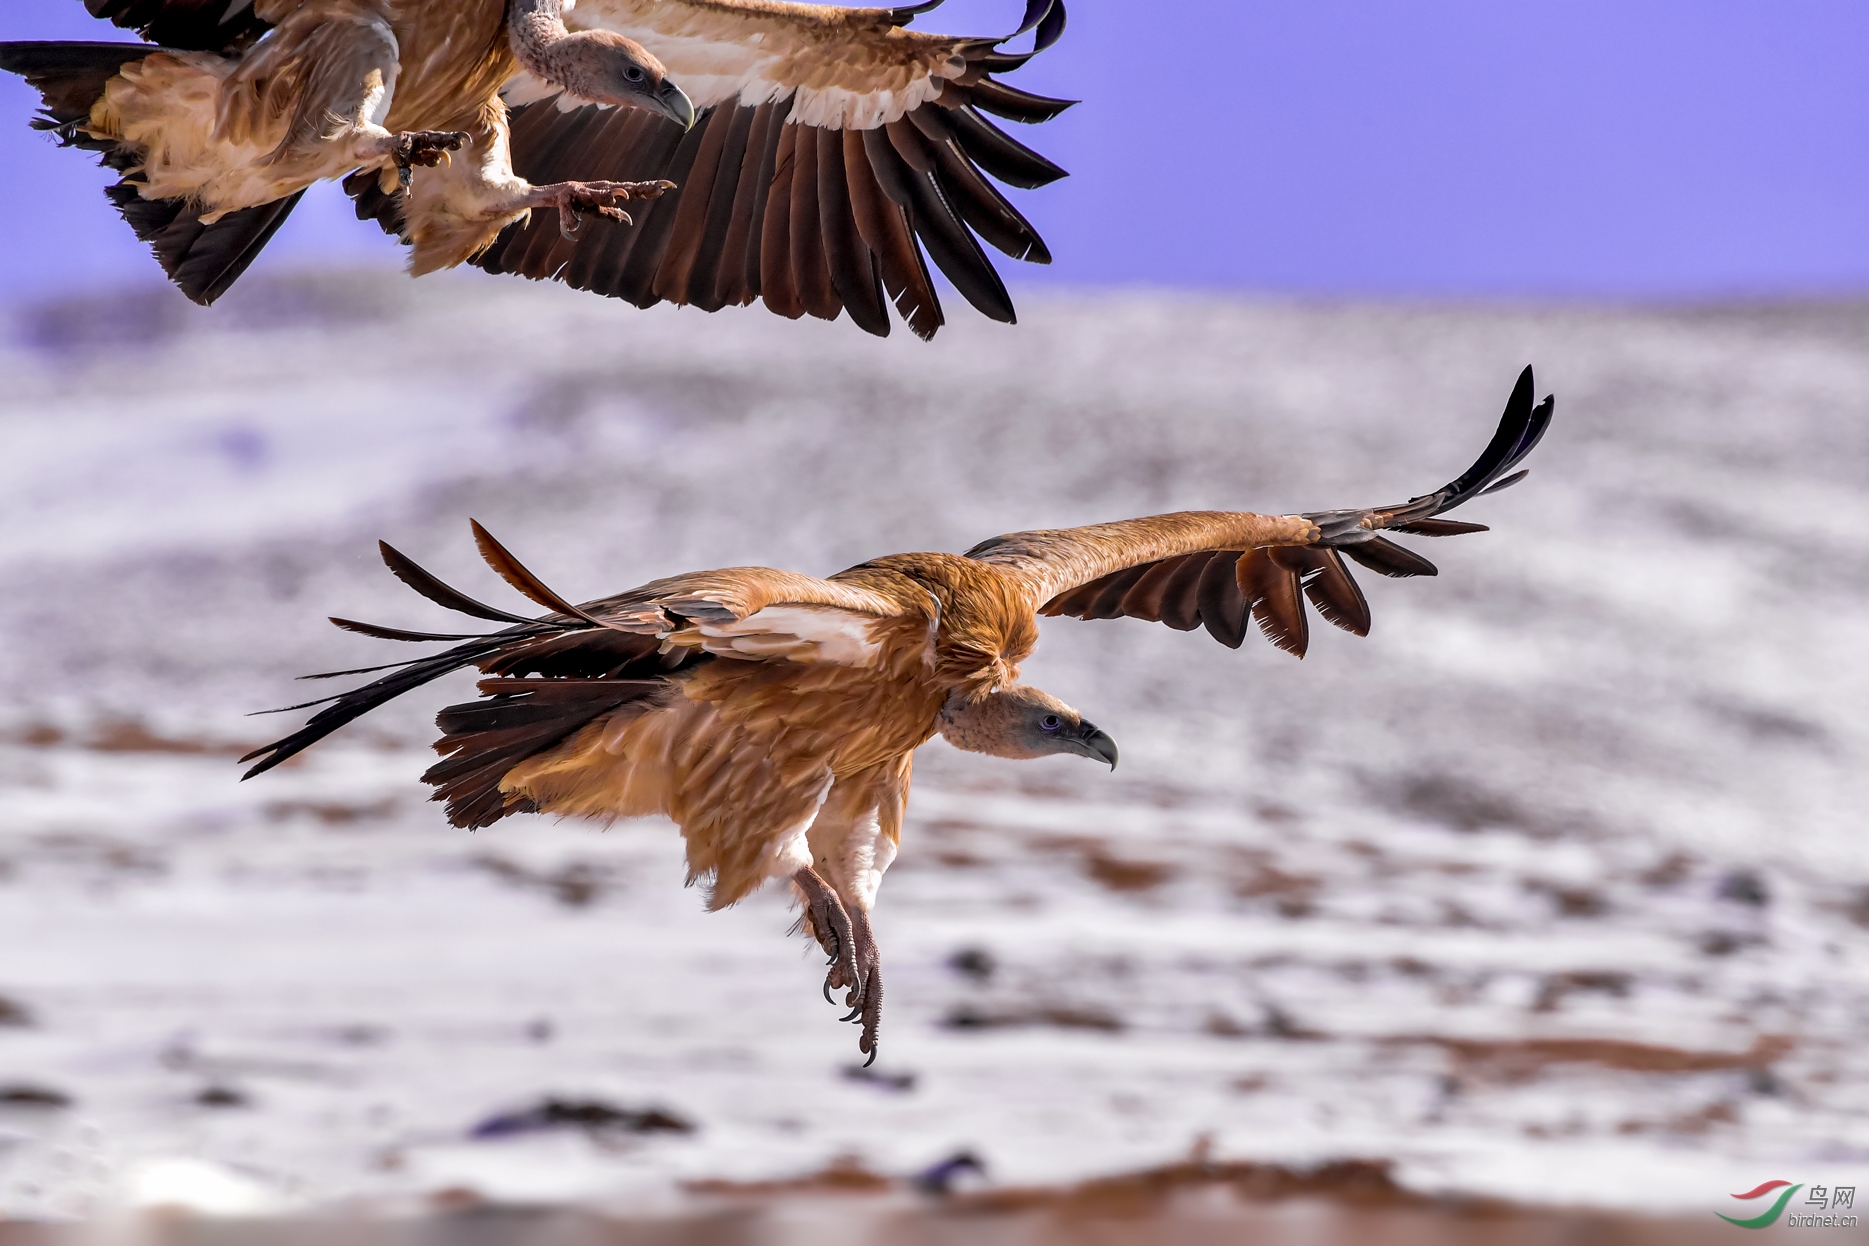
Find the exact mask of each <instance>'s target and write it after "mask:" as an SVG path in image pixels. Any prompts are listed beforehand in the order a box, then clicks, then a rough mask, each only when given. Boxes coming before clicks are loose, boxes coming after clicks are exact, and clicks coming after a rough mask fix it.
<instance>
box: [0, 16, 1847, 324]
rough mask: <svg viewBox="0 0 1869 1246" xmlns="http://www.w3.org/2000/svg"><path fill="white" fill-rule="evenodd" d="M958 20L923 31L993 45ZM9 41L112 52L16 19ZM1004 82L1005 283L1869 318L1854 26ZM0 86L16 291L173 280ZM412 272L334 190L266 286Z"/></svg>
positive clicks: (1121, 38) (1191, 35)
mask: <svg viewBox="0 0 1869 1246" xmlns="http://www.w3.org/2000/svg"><path fill="white" fill-rule="evenodd" d="M1021 7H1022V6H1021V5H1020V4H1019V3H1018V0H952V2H951V3H949V4H948V5H947V7H946V8H944V9H941V10H939V11H938V12H936V13H933V14H930V15H928V16H926V17H924V18H922V19H921V21H920V24H921V25H923V26H925V27H928V28H930V29H944V30H960V31H965V32H968V33H975V32H984V31H992V30H995V29H1003V28H1004V27H1006V26H1008V25H1010V23H1011V20H1012V19H1013V18H1014V16H1015V15H1016V14H1017V12H1018V11H1019V9H1020V8H1021ZM4 8H5V13H4V15H3V16H0V38H8V39H34V38H38V39H44V38H93V39H96V38H105V39H109V38H116V37H118V35H117V33H116V32H113V31H112V29H111V28H109V27H108V26H106V25H104V24H103V23H99V22H95V21H93V20H91V19H90V18H88V17H87V16H86V15H85V13H84V11H83V7H82V5H81V4H80V3H79V2H78V0H7V3H6V5H5V6H4ZM1012 81H1013V82H1015V83H1017V84H1018V85H1020V86H1023V87H1026V88H1027V89H1030V90H1037V91H1044V92H1049V93H1054V94H1060V95H1067V96H1072V97H1076V98H1080V99H1082V100H1084V101H1085V102H1084V103H1083V104H1081V105H1080V106H1079V107H1077V108H1075V109H1073V110H1072V111H1071V112H1069V113H1066V114H1065V115H1064V116H1063V117H1061V118H1059V119H1058V120H1057V121H1054V122H1050V123H1048V124H1046V125H1044V126H1041V127H1037V128H1035V129H1033V130H1031V131H1024V130H1021V131H1020V134H1019V136H1020V137H1021V138H1024V139H1028V140H1029V141H1031V142H1032V143H1033V145H1034V146H1037V147H1038V148H1040V149H1041V150H1043V151H1045V152H1046V153H1047V154H1048V155H1051V156H1053V157H1054V158H1056V159H1058V160H1059V161H1060V163H1062V164H1063V165H1064V166H1065V167H1066V168H1068V169H1070V170H1072V172H1073V174H1074V176H1073V177H1071V178H1070V179H1069V180H1067V181H1065V182H1062V183H1059V184H1057V185H1055V186H1052V187H1048V188H1046V189H1043V190H1039V191H1033V192H1014V195H1013V198H1014V201H1015V202H1016V203H1017V204H1018V205H1019V206H1020V208H1021V209H1022V210H1023V211H1025V212H1026V213H1027V214H1028V215H1029V216H1030V217H1031V218H1032V220H1033V222H1034V223H1035V224H1037V225H1038V226H1039V227H1040V229H1041V231H1042V232H1043V233H1044V234H1045V236H1046V238H1047V240H1048V241H1049V242H1050V243H1051V246H1052V250H1053V252H1054V253H1055V254H1056V256H1057V263H1056V264H1055V265H1054V266H1053V268H1052V269H1051V270H1050V271H1049V272H1048V273H1047V272H1042V270H1033V269H1031V268H1029V267H1027V266H1024V265H1015V264H1013V263H1012V262H1011V261H1006V262H1005V263H1004V264H1003V265H1002V267H1003V268H1005V269H1006V270H1007V271H1008V276H1009V277H1017V278H1020V279H1024V280H1031V279H1035V278H1040V277H1042V279H1045V280H1063V281H1068V282H1072V283H1111V282H1146V283H1152V284H1159V285H1182V286H1207V287H1231V288H1240V289H1251V290H1271V291H1287V292H1299V293H1329V294H1369V293H1373V294H1381V295H1424V294H1425V295H1456V296H1471V295H1551V294H1556V295H1585V296H1592V295H1596V296H1601V295H1608V296H1629V295H1636V296H1644V295H1661V296H1680V295H1727V294H1773V293H1801V292H1818V293H1823V292H1862V291H1865V290H1869V3H1865V0H1412V2H1410V3H1406V4H1402V3H1395V2H1393V0H1153V2H1150V0H1074V4H1073V8H1072V15H1071V26H1070V30H1069V32H1068V33H1067V34H1066V36H1065V39H1064V42H1063V43H1061V44H1060V45H1059V46H1058V47H1056V48H1054V49H1052V50H1051V51H1049V52H1047V53H1046V54H1045V55H1044V56H1042V57H1040V58H1038V59H1037V60H1035V61H1034V62H1033V63H1032V64H1031V65H1030V66H1028V67H1027V68H1026V69H1024V70H1022V71H1020V72H1019V73H1018V74H1017V75H1015V76H1014V77H1013V78H1012ZM31 104H32V97H31V93H30V92H29V91H28V90H27V89H26V88H25V87H24V86H23V84H21V83H19V82H18V81H17V80H16V79H13V78H11V77H10V76H9V77H6V78H5V80H4V81H3V82H0V159H4V162H5V165H4V167H5V170H6V173H7V176H6V177H5V178H4V179H0V228H4V236H5V237H6V238H8V239H9V240H10V241H9V243H8V245H7V246H6V247H5V248H4V249H0V291H4V292H8V293H36V292H46V291H51V290H55V289H58V288H61V287H65V286H72V285H78V286H84V285H94V284H97V283H99V282H105V281H112V280H118V279H122V278H125V277H129V278H138V277H148V276H149V275H151V274H153V273H154V272H155V269H154V267H153V263H154V262H153V261H152V260H150V259H149V258H148V257H147V255H146V253H145V252H144V251H143V249H142V248H141V246H140V245H139V244H138V243H136V241H135V240H134V239H133V238H132V237H131V235H130V233H129V230H128V228H127V227H126V226H124V225H123V224H122V223H121V222H120V221H118V220H117V219H116V216H115V214H114V212H113V211H112V210H111V209H110V208H109V207H108V205H107V204H106V203H105V202H104V199H103V195H102V193H101V189H100V188H101V187H102V186H103V185H104V184H105V182H106V180H107V178H106V174H105V173H104V172H103V171H101V170H99V169H97V168H95V167H93V166H92V165H90V164H89V163H88V161H87V159H86V158H85V157H83V156H82V155H80V154H78V153H74V152H62V151H58V150H55V149H53V148H52V147H51V146H50V145H49V143H48V142H47V141H46V140H45V139H44V138H43V137H41V136H39V135H36V134H34V133H32V132H31V131H29V130H27V129H26V126H25V121H26V118H27V117H28V115H29V114H30V110H31ZM314 260H325V261H330V262H343V263H353V264H354V263H359V262H364V263H368V262H380V263H396V262H398V253H397V249H396V248H395V247H394V246H393V245H392V244H390V243H389V242H388V241H387V240H386V239H384V238H382V237H381V236H380V235H378V234H377V233H376V230H375V227H374V226H366V225H362V224H359V223H358V222H356V221H354V220H352V219H350V217H349V213H348V205H347V204H346V202H345V201H344V200H343V198H342V196H341V195H340V194H338V193H337V192H336V191H335V189H334V188H333V189H328V190H326V191H325V193H323V194H321V195H315V196H310V197H308V198H307V200H306V202H305V204H304V205H302V206H301V208H300V209H299V211H298V213H297V214H296V215H295V216H294V218H293V220H292V221H291V223H290V224H289V225H288V226H287V228H286V230H285V231H283V232H282V233H281V235H280V236H279V237H278V238H277V239H276V240H275V241H274V242H273V244H272V248H271V249H270V250H269V252H268V255H267V257H266V258H265V259H263V260H262V261H261V264H262V265H267V264H271V265H278V264H284V263H297V264H303V263H305V262H308V261H314Z"/></svg>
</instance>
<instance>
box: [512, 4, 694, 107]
mask: <svg viewBox="0 0 1869 1246" xmlns="http://www.w3.org/2000/svg"><path fill="white" fill-rule="evenodd" d="M570 7H571V4H570V3H567V2H566V0H511V5H510V7H509V8H508V10H507V27H508V30H509V31H510V33H511V37H512V44H513V54H514V55H515V56H516V57H518V59H519V63H520V64H521V65H522V66H524V67H525V69H526V72H528V73H530V74H531V75H532V76H533V77H535V78H540V79H543V80H544V81H546V82H549V83H551V84H552V85H553V86H557V87H563V88H564V89H565V91H566V92H568V93H569V94H571V95H574V96H577V97H578V98H579V99H584V100H589V101H590V102H591V103H593V104H613V105H615V106H617V107H619V108H644V109H647V110H648V111H650V112H653V113H660V114H661V115H662V116H664V117H667V118H668V119H669V120H671V121H673V122H675V124H677V125H679V126H680V127H681V128H682V129H684V130H686V129H689V128H691V127H692V126H693V125H694V102H693V101H692V100H690V99H689V98H688V96H687V94H686V93H684V92H683V91H682V89H681V88H680V87H678V86H676V85H675V84H674V83H672V82H670V81H669V80H668V70H667V69H665V68H663V65H662V62H661V61H659V60H657V59H656V58H655V56H654V55H653V54H651V53H650V51H649V50H648V49H647V48H645V47H643V45H642V44H640V43H638V42H636V41H635V40H634V39H627V38H625V37H623V36H622V35H619V34H616V33H615V32H613V31H608V30H580V31H578V32H577V33H576V34H572V33H571V32H570V31H568V30H566V29H565V23H564V16H563V13H564V10H565V9H568V8H570Z"/></svg>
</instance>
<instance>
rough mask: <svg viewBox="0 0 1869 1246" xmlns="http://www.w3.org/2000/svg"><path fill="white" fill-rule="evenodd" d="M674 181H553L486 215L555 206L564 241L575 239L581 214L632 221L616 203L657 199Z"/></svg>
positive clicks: (628, 222)
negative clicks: (595, 214)
mask: <svg viewBox="0 0 1869 1246" xmlns="http://www.w3.org/2000/svg"><path fill="white" fill-rule="evenodd" d="M674 189H675V183H673V182H670V181H656V182H553V183H552V184H551V185H549V186H531V187H528V188H527V189H525V190H524V191H521V192H520V193H519V194H518V195H516V196H514V197H513V198H511V199H508V200H506V201H504V202H502V203H500V204H498V205H496V206H495V207H494V208H493V209H492V210H491V211H489V212H488V213H487V215H488V216H489V217H494V216H503V215H508V214H511V213H514V212H521V211H525V210H527V209H530V208H557V209H558V232H559V233H561V234H563V235H564V236H565V238H566V239H567V240H570V241H576V240H577V236H578V226H579V225H580V224H581V223H582V221H583V219H584V213H586V212H595V213H597V215H599V216H607V217H609V218H610V219H611V220H613V221H618V222H620V223H622V224H624V225H628V224H631V223H632V222H631V221H630V215H629V213H627V212H625V211H624V210H623V209H622V208H620V207H618V206H617V205H618V204H622V203H628V202H629V201H630V200H632V199H635V200H647V199H659V198H661V197H662V192H663V191H665V190H674Z"/></svg>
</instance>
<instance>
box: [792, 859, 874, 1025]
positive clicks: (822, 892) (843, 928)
mask: <svg viewBox="0 0 1869 1246" xmlns="http://www.w3.org/2000/svg"><path fill="white" fill-rule="evenodd" d="M792 882H793V883H795V884H796V885H797V887H798V893H799V895H801V896H802V897H804V901H805V913H804V921H805V927H806V929H807V930H809V931H810V932H811V936H812V938H814V939H816V940H817V941H818V946H819V947H821V948H823V949H824V954H825V955H826V956H828V957H830V958H831V960H830V965H831V971H830V972H829V973H827V974H825V975H824V1002H825V1003H827V1004H828V1003H830V1002H832V1001H831V992H832V991H835V990H841V989H842V988H844V987H849V988H850V990H851V996H852V999H853V1000H854V998H855V995H856V991H857V987H856V983H857V940H856V937H855V935H854V934H853V932H852V930H851V926H850V914H849V913H848V912H847V911H846V910H845V909H844V902H843V901H842V900H840V899H838V898H837V892H836V891H834V890H832V888H831V885H830V884H829V883H827V882H825V881H824V879H823V878H822V877H821V876H820V875H819V874H818V872H817V871H816V870H814V869H812V868H811V867H810V866H806V867H805V868H804V869H802V870H800V871H798V873H796V874H794V875H792ZM859 911H861V910H859ZM863 926H864V929H865V930H866V931H867V930H868V929H869V922H868V921H867V920H866V921H865V922H864V923H863Z"/></svg>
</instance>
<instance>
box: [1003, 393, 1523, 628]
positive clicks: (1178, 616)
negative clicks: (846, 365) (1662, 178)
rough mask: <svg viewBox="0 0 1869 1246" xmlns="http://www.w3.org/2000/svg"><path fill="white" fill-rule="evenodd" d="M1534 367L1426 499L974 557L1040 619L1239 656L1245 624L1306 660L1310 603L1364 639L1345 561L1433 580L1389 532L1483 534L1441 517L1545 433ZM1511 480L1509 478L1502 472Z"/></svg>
mask: <svg viewBox="0 0 1869 1246" xmlns="http://www.w3.org/2000/svg"><path fill="white" fill-rule="evenodd" d="M1532 397H1533V386H1532V370H1531V369H1530V368H1526V369H1525V371H1524V372H1523V373H1521V374H1520V376H1519V380H1518V385H1517V386H1516V387H1515V388H1514V389H1513V391H1512V397H1511V399H1510V401H1508V402H1507V404H1506V410H1505V415H1504V416H1503V417H1502V418H1501V419H1500V421H1499V428H1498V431H1497V432H1496V433H1495V434H1494V435H1493V440H1492V442H1491V444H1489V445H1488V446H1487V447H1486V450H1485V452H1484V453H1483V454H1481V455H1480V457H1479V459H1478V460H1477V461H1475V462H1474V464H1473V466H1472V467H1470V468H1468V469H1467V470H1466V472H1465V473H1463V474H1462V475H1461V476H1460V477H1459V478H1458V479H1457V480H1454V481H1452V482H1451V483H1449V484H1447V485H1444V486H1443V487H1441V488H1439V489H1437V490H1435V491H1434V492H1433V493H1429V494H1424V495H1423V496H1421V497H1417V498H1411V499H1409V500H1408V501H1407V502H1402V503H1398V504H1396V505H1393V506H1383V507H1375V508H1372V509H1366V510H1336V511H1320V512H1315V513H1311V514H1305V515H1287V516H1267V515H1252V514H1239V513H1229V512H1189V513H1184V514H1180V515H1159V516H1156V517H1154V518H1152V519H1137V520H1129V521H1127V522H1125V523H1115V524H1098V525H1095V526H1094V527H1089V528H1073V529H1068V530H1065V531H1060V532H1037V533H1016V534H1014V535H1012V536H1007V537H999V538H996V539H995V540H993V541H989V542H986V543H984V544H982V545H980V546H978V547H976V548H975V549H974V550H972V551H970V556H972V557H977V558H982V559H985V560H987V561H990V562H999V563H1004V564H1008V565H1012V566H1015V567H1017V568H1019V569H1020V570H1021V571H1023V572H1024V573H1025V574H1026V575H1027V576H1028V577H1029V578H1031V579H1032V581H1033V582H1034V585H1035V591H1034V598H1035V599H1040V600H1043V605H1041V606H1040V607H1039V613H1040V614H1045V615H1064V616H1067V617H1070V618H1078V619H1117V618H1134V619H1147V620H1149V621H1151V622H1161V623H1166V624H1167V625H1168V626H1170V627H1173V628H1176V629H1179V630H1181V631H1192V630H1194V629H1195V628H1196V627H1205V628H1206V629H1207V631H1208V633H1209V634H1210V635H1212V636H1213V637H1214V638H1215V639H1216V640H1218V641H1220V642H1221V643H1222V644H1224V645H1227V646H1229V647H1232V648H1236V649H1237V648H1238V647H1239V646H1240V644H1241V642H1242V641H1244V640H1245V637H1246V632H1247V622H1248V620H1249V619H1250V620H1252V621H1254V622H1257V623H1258V625H1259V628H1260V630H1261V631H1262V632H1264V633H1265V635H1266V637H1267V639H1269V640H1271V641H1272V643H1273V644H1275V645H1277V646H1278V647H1279V648H1281V649H1284V650H1285V651H1286V652H1288V653H1293V654H1296V655H1297V656H1299V657H1303V656H1304V652H1305V649H1306V647H1307V645H1308V644H1309V642H1310V625H1309V621H1308V618H1307V616H1306V612H1305V608H1304V603H1305V601H1306V600H1307V599H1309V601H1310V603H1311V605H1312V606H1314V607H1315V608H1316V609H1317V612H1318V613H1319V614H1321V615H1323V616H1324V618H1325V619H1326V620H1328V621H1329V622H1331V623H1333V624H1335V625H1336V626H1338V627H1341V628H1343V629H1344V630H1346V631H1350V632H1354V633H1355V634H1357V635H1358V636H1362V635H1367V634H1368V632H1369V604H1368V602H1367V601H1365V600H1364V597H1363V593H1362V590H1361V589H1359V588H1358V587H1357V584H1356V581H1355V579H1354V578H1352V577H1351V575H1350V570H1349V567H1348V565H1347V564H1346V562H1345V559H1346V558H1347V559H1348V560H1349V561H1350V562H1355V563H1359V564H1361V565H1362V566H1364V567H1367V568H1368V569H1369V570H1371V571H1374V572H1376V573H1377V574H1379V575H1388V576H1417V575H1434V574H1436V572H1435V567H1434V564H1433V563H1431V562H1429V561H1428V560H1427V559H1425V558H1423V557H1422V556H1421V555H1419V554H1417V553H1415V552H1414V551H1412V550H1409V549H1406V548H1404V547H1403V546H1401V545H1398V544H1396V543H1395V542H1393V541H1390V540H1388V539H1387V538H1385V537H1382V536H1379V535H1377V533H1378V532H1381V531H1393V532H1405V533H1409V534H1411V535H1415V536H1434V537H1439V536H1455V535H1458V534H1460V533H1465V532H1484V531H1486V527H1485V525H1484V524H1474V523H1461V522H1458V521H1455V520H1449V519H1439V518H1436V516H1439V515H1441V514H1443V513H1445V512H1447V511H1450V510H1452V509H1454V508H1455V507H1456V506H1459V505H1461V504H1462V503H1465V502H1468V501H1470V500H1472V499H1473V498H1476V497H1479V496H1480V495H1481V494H1485V493H1492V492H1495V491H1497V490H1499V489H1504V488H1506V487H1508V486H1510V485H1513V484H1516V483H1518V481H1520V480H1522V479H1523V478H1524V477H1525V474H1526V473H1525V472H1524V471H1522V470H1521V471H1514V469H1515V468H1517V467H1518V464H1519V463H1520V462H1521V461H1522V460H1523V459H1524V458H1525V456H1526V455H1528V454H1530V453H1531V451H1532V448H1533V447H1534V446H1536V445H1537V444H1538V442H1539V440H1540V439H1541V438H1542V437H1543V436H1544V434H1545V430H1546V428H1547V427H1549V425H1550V422H1551V413H1552V410H1553V400H1552V399H1551V398H1549V397H1547V398H1546V399H1545V400H1544V401H1543V402H1541V403H1538V404H1536V405H1535V406H1534V404H1533V401H1532ZM1508 473H1510V474H1508Z"/></svg>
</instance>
